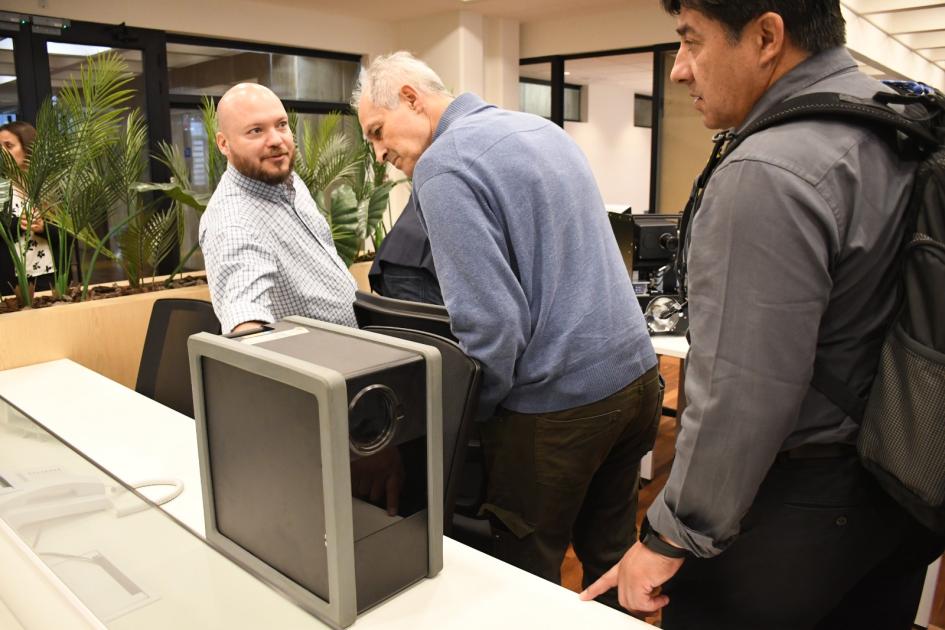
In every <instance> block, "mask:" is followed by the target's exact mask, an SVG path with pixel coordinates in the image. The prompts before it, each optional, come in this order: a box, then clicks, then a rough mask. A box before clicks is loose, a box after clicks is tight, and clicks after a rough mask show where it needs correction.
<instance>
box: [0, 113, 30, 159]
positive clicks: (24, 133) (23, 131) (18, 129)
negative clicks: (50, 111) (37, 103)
mask: <svg viewBox="0 0 945 630" xmlns="http://www.w3.org/2000/svg"><path fill="white" fill-rule="evenodd" d="M0 131H9V132H10V133H12V134H13V135H14V136H16V139H17V140H19V141H20V146H22V147H23V152H24V153H26V154H29V151H30V149H31V148H32V146H33V141H34V140H36V127H34V126H33V125H31V124H29V123H28V122H24V121H22V120H14V121H13V122H8V123H7V124H5V125H0Z"/></svg>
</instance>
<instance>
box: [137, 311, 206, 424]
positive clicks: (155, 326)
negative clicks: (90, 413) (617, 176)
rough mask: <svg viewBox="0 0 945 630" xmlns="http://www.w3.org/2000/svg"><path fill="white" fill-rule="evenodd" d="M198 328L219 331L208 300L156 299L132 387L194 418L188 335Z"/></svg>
mask: <svg viewBox="0 0 945 630" xmlns="http://www.w3.org/2000/svg"><path fill="white" fill-rule="evenodd" d="M199 332H209V333H214V334H217V335H218V334H220V322H219V321H218V320H217V316H216V315H215V314H214V312H213V306H212V305H211V304H210V302H207V301H204V300H186V299H184V300H182V299H176V298H169V299H163V300H155V302H154V306H153V307H152V309H151V319H150V321H149V322H148V333H147V336H146V337H145V339H144V349H143V351H142V352H141V364H140V366H139V367H138V381H137V383H136V384H135V391H136V392H138V393H139V394H144V395H145V396H147V397H148V398H151V399H153V400H156V401H157V402H159V403H161V404H162V405H165V406H167V407H170V408H171V409H174V410H176V411H179V412H180V413H182V414H184V415H186V416H190V417H191V418H193V417H194V401H193V395H192V393H191V387H190V362H189V360H188V356H187V339H188V338H189V337H190V336H191V335H194V334H196V333H199Z"/></svg>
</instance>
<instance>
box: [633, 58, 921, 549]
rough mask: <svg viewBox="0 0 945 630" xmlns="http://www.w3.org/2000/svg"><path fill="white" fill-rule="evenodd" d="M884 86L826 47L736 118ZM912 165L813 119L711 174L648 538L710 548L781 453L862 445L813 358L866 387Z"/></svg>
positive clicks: (868, 137)
mask: <svg viewBox="0 0 945 630" xmlns="http://www.w3.org/2000/svg"><path fill="white" fill-rule="evenodd" d="M882 89H885V88H884V87H883V86H882V85H881V84H880V83H878V82H877V81H874V80H873V79H870V78H869V77H867V76H865V75H863V74H862V73H860V72H859V71H858V70H857V67H856V62H854V60H853V59H852V58H851V57H850V55H849V54H848V53H847V51H846V50H845V49H842V48H837V49H833V50H829V51H825V52H823V53H821V54H818V55H816V56H813V57H811V58H809V59H807V60H806V61H805V62H803V63H802V64H801V65H799V66H798V67H796V68H794V69H793V70H791V71H790V72H789V73H788V74H787V75H785V76H784V77H782V78H781V79H780V80H779V81H778V82H777V83H776V84H775V85H774V86H772V87H771V88H770V89H769V90H768V92H767V93H766V94H765V95H764V96H763V97H762V98H761V99H760V100H759V102H758V103H757V104H756V105H755V107H754V109H753V110H752V113H751V114H750V115H749V117H748V120H746V122H745V124H747V123H748V122H750V121H751V120H752V119H754V118H756V117H757V116H758V115H760V114H761V113H762V112H764V111H765V110H767V109H769V108H771V107H772V106H773V105H774V104H776V103H778V102H780V101H783V100H785V99H788V98H790V97H792V96H796V95H799V94H801V93H808V92H822V91H830V92H842V93H846V94H852V95H854V96H859V97H867V98H868V97H871V96H872V95H873V94H875V93H876V92H877V91H878V90H882ZM707 149H708V147H707ZM707 153H708V151H707ZM914 170H915V164H914V163H909V162H904V161H901V160H900V159H899V158H898V157H897V155H896V154H895V152H894V151H893V150H892V148H891V146H890V144H889V143H887V142H886V141H885V140H884V139H883V138H882V137H881V136H880V135H879V134H878V133H876V132H875V131H870V130H868V129H866V128H865V127H863V126H861V125H858V124H847V123H843V122H838V121H836V120H818V119H806V120H800V121H795V122H791V123H787V124H783V125H780V126H777V127H773V128H771V129H768V130H766V131H762V132H759V133H758V134H755V135H753V136H751V137H749V138H748V139H746V140H745V142H744V143H742V144H741V146H739V147H738V148H737V149H736V150H735V152H734V153H733V154H732V155H730V156H729V157H728V158H727V159H726V160H725V161H724V162H723V163H722V164H721V165H720V166H719V168H718V169H717V170H716V172H715V174H714V175H713V176H712V178H711V180H710V182H709V184H708V187H707V189H706V193H705V198H704V201H703V204H702V208H701V210H700V211H699V213H698V214H697V216H696V218H695V220H694V222H693V229H692V247H691V250H690V255H689V261H688V263H689V274H690V275H689V287H690V296H689V299H690V302H689V308H690V317H691V326H690V330H691V336H692V348H691V351H690V354H689V366H688V370H687V372H686V396H687V398H688V403H689V404H688V407H687V408H686V411H685V413H684V414H683V417H682V419H681V430H680V433H679V436H678V439H677V442H676V459H675V461H674V462H673V467H672V471H671V472H670V476H669V480H668V482H667V484H666V487H665V488H664V490H663V491H662V492H661V493H660V494H659V496H658V497H657V498H656V501H655V502H654V504H653V505H652V506H651V508H650V510H649V512H648V513H647V515H648V517H649V520H650V522H651V523H652V525H653V527H654V529H655V530H656V531H658V532H660V533H661V534H663V535H665V536H667V537H669V538H671V539H673V540H675V541H677V542H679V543H680V544H682V545H683V546H685V547H686V548H688V549H689V550H690V551H692V552H694V553H695V554H696V555H698V556H702V557H710V556H714V555H717V554H718V553H720V552H721V551H722V550H723V549H724V548H725V546H727V545H728V544H729V543H730V542H731V541H732V540H733V539H734V537H735V536H737V534H738V532H739V526H740V522H741V520H742V518H743V517H744V515H745V513H746V512H747V511H748V509H749V507H751V504H752V502H753V501H754V498H755V495H756V493H757V491H758V487H759V486H760V484H761V482H762V480H763V479H764V478H765V475H766V474H767V472H768V469H769V468H770V467H771V464H772V463H773V461H774V459H775V456H776V455H777V453H778V452H779V451H781V450H786V449H790V448H794V447H797V446H800V445H802V444H808V443H838V442H839V443H851V444H852V443H854V442H855V439H856V432H857V425H856V424H855V423H854V422H853V421H852V420H851V419H849V418H846V417H844V414H843V412H842V411H840V410H839V409H837V408H836V407H835V406H834V405H833V404H832V403H830V402H829V401H828V400H826V399H825V398H824V397H823V395H821V394H820V393H819V392H817V391H816V390H813V389H812V388H811V386H810V380H811V375H812V373H813V368H814V362H815V360H816V361H818V362H821V361H822V362H824V364H825V365H826V366H828V367H829V369H830V372H831V373H832V375H833V376H835V377H836V378H839V379H841V380H843V381H845V382H847V383H849V384H850V385H851V386H853V387H854V388H858V389H859V390H860V391H861V392H862V391H865V390H866V389H867V388H868V386H869V383H870V382H871V380H872V377H873V374H874V372H875V369H876V363H877V360H878V356H879V346H880V343H881V340H882V332H883V330H884V325H885V323H886V322H887V320H888V319H889V317H890V315H891V313H892V310H893V308H894V295H895V289H894V286H895V285H894V283H895V280H896V274H895V273H894V272H893V269H892V265H893V259H894V257H895V255H896V252H897V250H898V247H899V243H900V239H901V236H902V233H903V230H902V221H901V219H902V216H903V212H904V209H905V206H906V204H907V200H908V195H909V192H910V189H911V186H912V181H913V175H914Z"/></svg>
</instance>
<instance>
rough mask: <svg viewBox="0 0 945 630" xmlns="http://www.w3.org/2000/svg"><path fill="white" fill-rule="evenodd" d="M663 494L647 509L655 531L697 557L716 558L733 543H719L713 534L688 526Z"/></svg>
mask: <svg viewBox="0 0 945 630" xmlns="http://www.w3.org/2000/svg"><path fill="white" fill-rule="evenodd" d="M663 496H664V495H663V493H662V492H660V493H659V494H658V495H657V497H656V499H655V500H654V501H653V503H652V505H650V509H648V510H647V511H646V518H647V519H648V520H649V521H650V527H651V528H652V529H653V531H655V532H658V533H659V534H661V535H662V536H663V537H664V538H668V539H669V540H672V541H673V542H674V543H676V544H677V545H679V546H681V547H682V548H684V549H686V550H687V551H689V552H690V553H691V554H692V555H694V556H696V557H697V558H714V557H715V556H717V555H719V554H720V553H722V552H723V551H725V548H726V547H727V546H728V545H729V544H731V542H732V541H731V540H728V541H726V542H725V543H718V542H716V541H715V540H713V539H712V537H711V536H707V535H705V534H702V533H700V532H697V531H695V530H692V529H689V528H688V527H686V525H685V524H684V523H682V522H681V521H680V520H679V519H678V518H676V515H675V514H674V513H673V511H672V510H671V509H670V507H669V506H668V505H666V500H665V499H664V498H663Z"/></svg>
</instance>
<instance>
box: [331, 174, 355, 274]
mask: <svg viewBox="0 0 945 630" xmlns="http://www.w3.org/2000/svg"><path fill="white" fill-rule="evenodd" d="M322 213H323V214H324V215H325V219H326V220H327V221H328V226H329V227H330V228H331V238H332V240H333V241H334V243H335V249H336V250H337V251H338V256H340V257H341V259H342V260H343V261H344V262H345V264H346V265H350V264H351V263H352V262H354V258H355V256H357V255H358V249H360V244H361V239H360V238H359V237H358V233H357V225H358V201H357V199H356V198H355V196H354V190H352V188H351V186H350V185H349V184H346V183H345V184H341V185H340V186H338V187H336V188H335V189H334V191H332V193H331V195H330V200H329V204H328V205H327V206H326V207H325V208H322Z"/></svg>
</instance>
